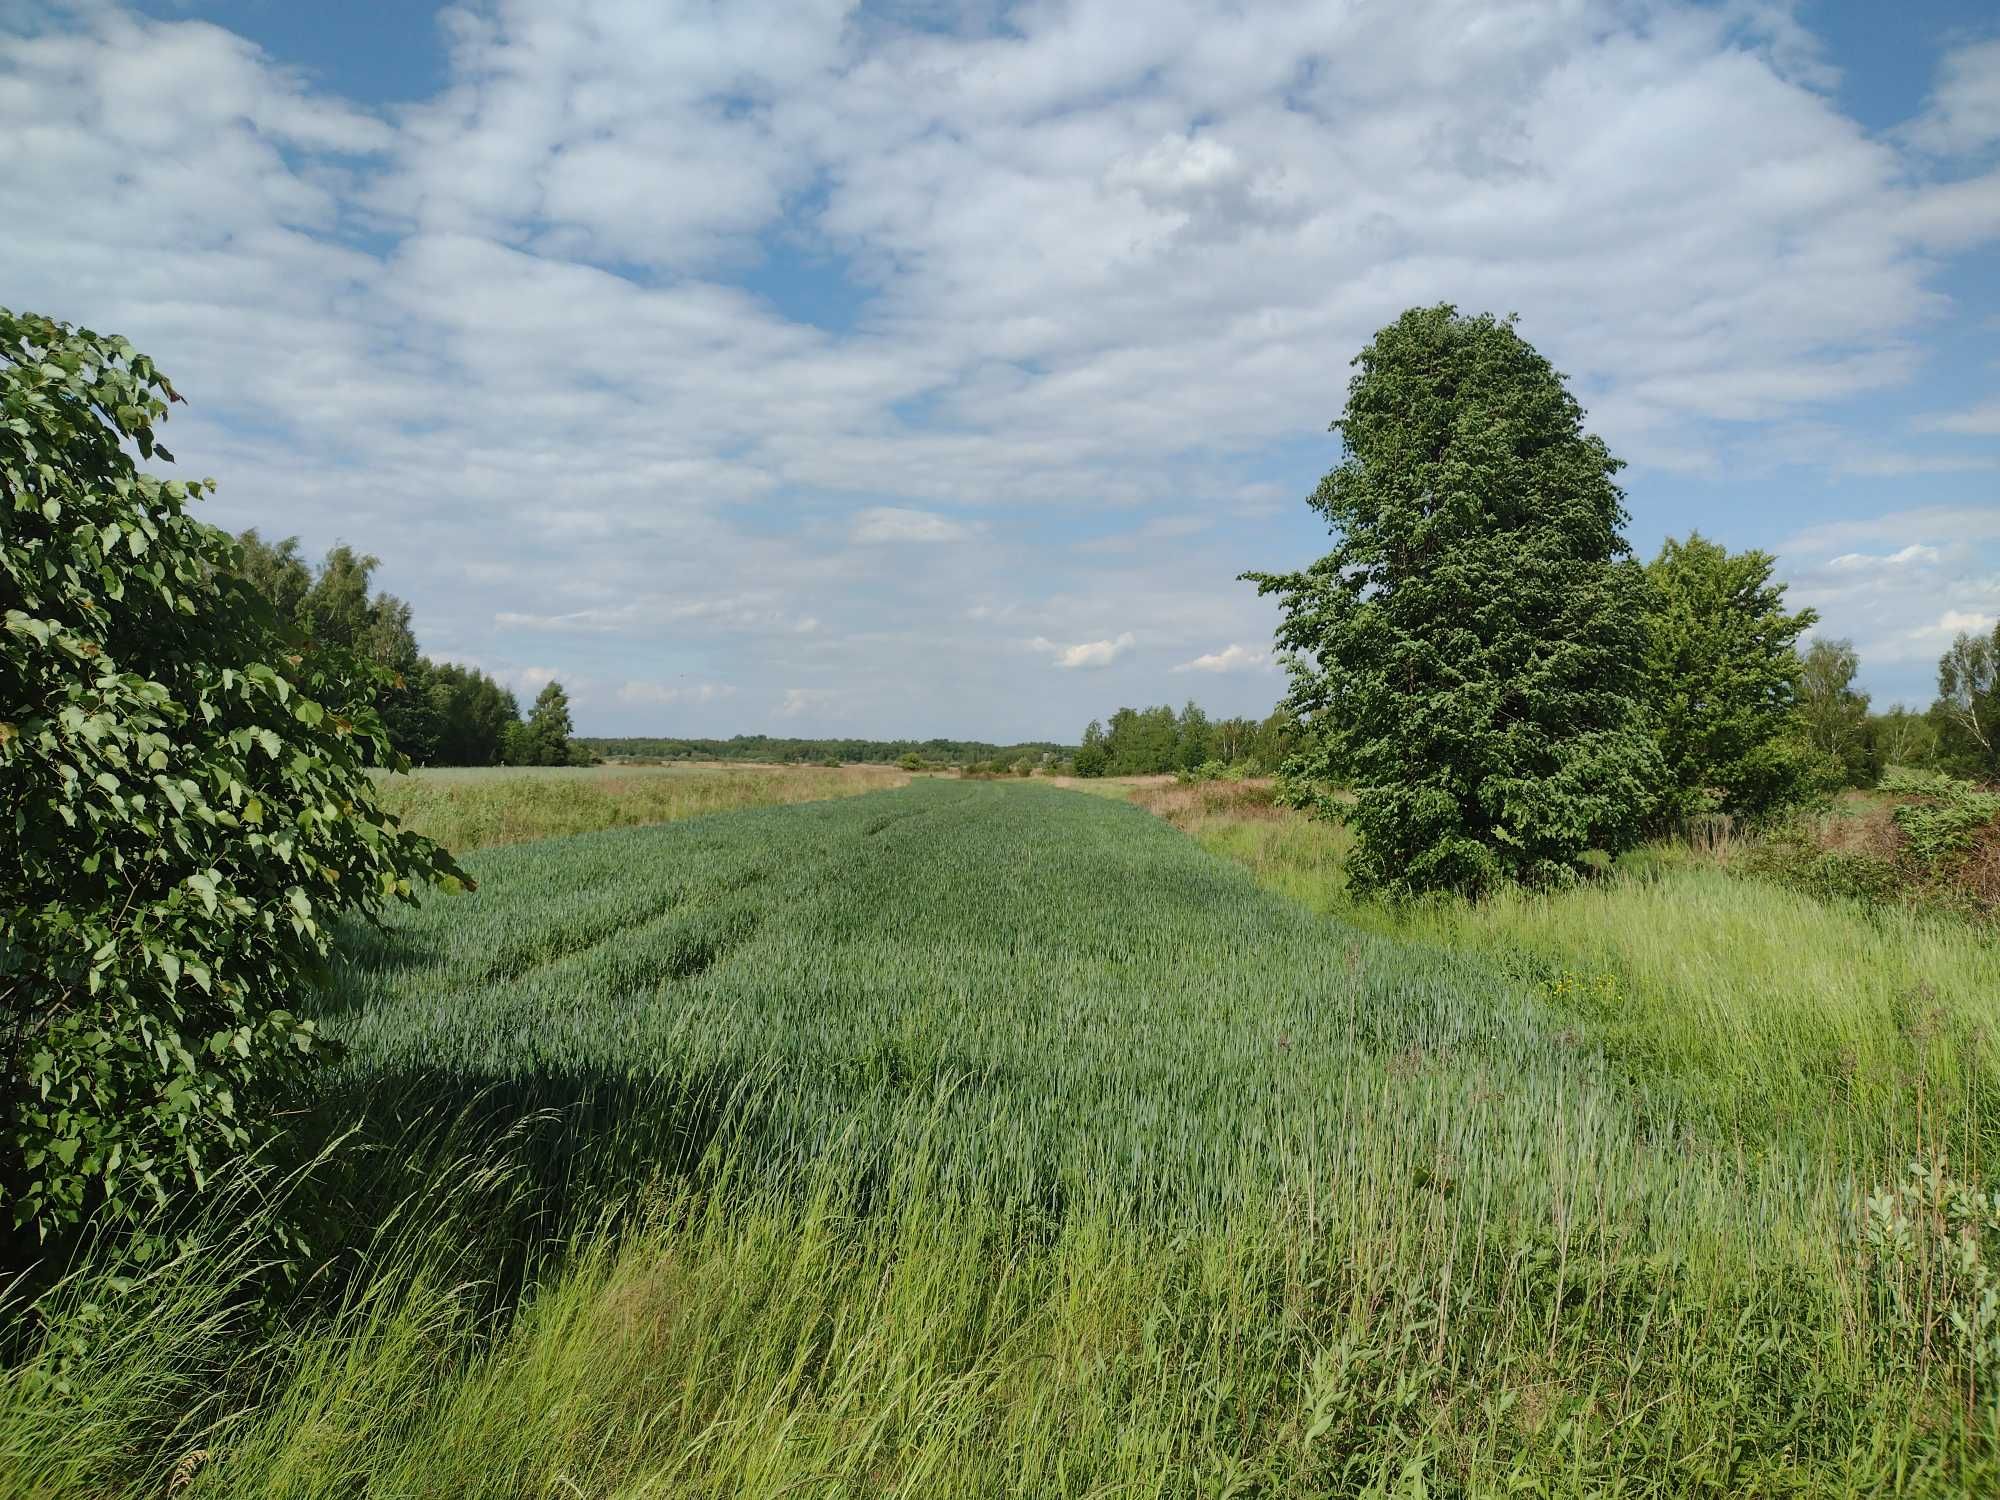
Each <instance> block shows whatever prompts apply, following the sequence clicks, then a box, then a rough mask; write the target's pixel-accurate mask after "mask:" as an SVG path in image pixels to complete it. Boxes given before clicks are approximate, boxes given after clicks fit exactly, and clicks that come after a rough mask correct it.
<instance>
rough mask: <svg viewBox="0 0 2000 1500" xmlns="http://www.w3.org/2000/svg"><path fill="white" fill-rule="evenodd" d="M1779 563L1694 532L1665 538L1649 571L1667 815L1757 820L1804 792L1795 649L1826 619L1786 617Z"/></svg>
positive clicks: (1650, 653) (1649, 680) (1651, 679)
mask: <svg viewBox="0 0 2000 1500" xmlns="http://www.w3.org/2000/svg"><path fill="white" fill-rule="evenodd" d="M1772 567H1773V559H1772V558H1771V556H1770V555H1769V554H1768V553H1764V552H1754V551H1753V552H1737V553H1731V552H1729V551H1728V550H1726V549H1725V548H1723V547H1720V546H1718V545H1716V544H1715V543H1714V542H1711V541H1709V540H1708V539H1707V538H1705V537H1702V536H1700V535H1694V536H1690V537H1689V538H1688V539H1687V540H1686V541H1684V542H1683V541H1677V540H1674V539H1673V538H1671V537H1670V538H1668V540H1667V542H1666V545H1665V546H1663V547H1662V548H1661V549H1660V555H1659V556H1658V557H1656V558H1654V559H1653V561H1652V563H1651V564H1649V565H1648V567H1647V569H1646V575H1647V582H1648V583H1649V584H1650V585H1651V588H1650V591H1649V595H1648V609H1647V618H1646V625H1647V629H1646V637H1647V644H1646V674H1645V675H1646V705H1647V710H1648V713H1649V715H1650V719H1651V723H1652V729H1653V738H1654V741H1655V743H1657V744H1658V745H1659V747H1660V757H1661V760H1662V761H1663V762H1664V764H1665V767H1666V775H1667V789H1668V794H1667V797H1666V799H1665V801H1664V804H1663V810H1664V811H1668V812H1672V813H1679V814H1682V815H1686V814H1693V813H1700V812H1708V811H1720V812H1727V813H1731V814H1738V815H1742V814H1749V815H1756V814H1761V813H1765V812H1768V811H1770V810H1772V809H1774V808H1777V807H1781V806H1783V805H1785V804H1786V803H1789V802H1792V801H1794V800H1796V799H1797V798H1798V797H1799V796H1800V795H1801V794H1802V792H1803V791H1804V790H1805V783H1806V780H1807V776H1806V772H1807V758H1806V756H1805V755H1804V754H1803V746H1802V744H1801V743H1800V741H1799V739H1798V737H1797V736H1796V735H1795V734H1794V732H1793V729H1794V721H1793V717H1792V713H1793V708H1794V705H1795V703H1796V700H1797V694H1798V682H1799V672H1800V663H1799V657H1798V652H1797V650H1796V649H1795V645H1796V642H1797V640H1798V638H1799V636H1800V635H1801V634H1803V633H1804V632H1805V631H1807V630H1809V629H1811V627H1812V626H1813V624H1814V623H1815V622H1816V621H1817V619H1818V618H1819V617H1818V616H1817V615H1816V614H1815V613H1814V612H1813V611H1812V610H1809V609H1806V610H1799V611H1797V612H1795V613H1788V612H1787V611H1786V610H1785V607H1784V598H1785V589H1784V585H1783V584H1776V583H1773V582H1772V581H1771V569H1772Z"/></svg>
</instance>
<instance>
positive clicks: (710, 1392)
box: [0, 778, 2000, 1500]
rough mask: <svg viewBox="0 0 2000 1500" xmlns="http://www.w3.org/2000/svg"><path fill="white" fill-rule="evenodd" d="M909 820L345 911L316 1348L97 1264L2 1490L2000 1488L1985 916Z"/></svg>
mask: <svg viewBox="0 0 2000 1500" xmlns="http://www.w3.org/2000/svg"><path fill="white" fill-rule="evenodd" d="M877 784H879V783H861V782H857V783H856V784H855V785H852V786H847V787H843V788H837V789H836V788H829V789H828V790H829V791H832V790H844V791H848V792H851V793H853V794H852V795H845V796H840V797H838V798H836V799H835V800H828V801H816V802H802V803H798V804H796V805H789V806H761V807H748V808H743V809H741V810H735V811H724V812H719V813H704V814H703V815H697V816H687V817H682V818H681V819H680V820H679V821H675V822H670V823H665V824H662V825H659V826H647V827H626V828H616V827H614V828H608V829H606V830H605V831H601V832H588V833H578V834H574V835H572V836H568V837H563V838H554V839H543V840H538V841H528V842H516V843H511V844H508V845H507V846H506V847H495V848H488V849H485V850H482V851H480V852H477V853H474V854H472V855H470V856H468V857H467V859H466V861H465V863H466V865H467V868H468V869H469V870H471V872H472V873H473V874H474V875H475V876H476V877H477V880H478V882H479V889H478V891H477V893H475V894H467V895H462V896H457V897H448V898H447V897H440V898H436V899H432V900H430V901H429V902H427V903H426V904H425V906H424V907H423V908H422V910H421V911H419V912H417V913H415V914H413V915H410V916H407V917H404V918H400V919H398V920H396V921H394V922H393V923H392V924H391V925H390V926H388V927H386V928H383V929H379V930H373V929H366V928H359V927H357V928H356V929H354V930H353V931H351V932H350V933H348V934H347V935H346V938H345V940H344V942H343V944H342V947H341V955H342V956H341V958H340V961H339V963H338V966H337V968H336V970H335V972H334V973H332V974H331V975H330V976H329V977H328V980H327V983H326V986H325V989H324V992H323V994H322V995H321V997H320V999H319V1002H318V1004H319V1010H320V1019H321V1022H322V1024H323V1025H324V1026H325V1027H326V1029H327V1030H328V1032H329V1033H330V1034H331V1035H333V1036H334V1037H336V1038H337V1039H338V1040H339V1041H340V1042H341V1043H343V1044H344V1047H345V1054H344V1057H343V1059H342V1060H341V1061H340V1062H339V1063H338V1065H337V1066H336V1067H334V1068H333V1069H331V1070H330V1071H329V1072H328V1073H327V1075H326V1077H325V1087H324V1091H323V1093H322V1095H321V1096H320V1097H317V1098H315V1099H313V1100H311V1101H307V1102H306V1104H304V1105H303V1106H302V1111H303V1112H302V1113H301V1115H300V1117H299V1120H298V1123H297V1126H296V1129H295V1136H296V1137H297V1139H298V1141H299V1142H309V1143H312V1149H311V1150H310V1151H308V1150H306V1149H304V1148H303V1146H302V1147H301V1148H300V1151H299V1159H298V1160H297V1161H276V1160H274V1161H272V1162H269V1163H266V1164H265V1165H264V1166H263V1167H262V1168H260V1169H258V1170H256V1171H252V1172H248V1173H246V1174H244V1176H243V1178H242V1180H241V1181H240V1182H236V1183H233V1184H227V1185H224V1187H223V1189H222V1196H223V1197H224V1198H225V1199H226V1200H227V1203H226V1208H227V1210H228V1212H230V1213H235V1214H238V1215H240V1214H241V1212H242V1211H243V1209H244V1206H245V1205H246V1203H247V1204H248V1205H249V1206H250V1207H251V1208H252V1209H253V1210H254V1211H255V1212H257V1213H259V1214H261V1215H263V1216H264V1218H265V1220H266V1221H268V1222H269V1223H270V1224H271V1225H272V1226H273V1232H274V1233H275V1232H278V1231H277V1226H279V1225H281V1224H283V1225H287V1226H290V1227H288V1228H287V1229H286V1230H285V1232H287V1233H290V1232H297V1233H301V1234H303V1235H305V1236H306V1237H307V1238H308V1240H309V1241H311V1242H312V1243H313V1248H314V1251H315V1254H316V1255H317V1256H318V1257H319V1263H320V1264H321V1265H322V1267H323V1269H322V1270H321V1271H319V1272H315V1273H314V1274H313V1275H311V1276H308V1277H307V1278H305V1279H304V1280H303V1281H302V1282H301V1284H300V1285H299V1286H298V1287H297V1288H296V1289H295V1291H294V1293H293V1297H294V1300H295V1302H296V1304H297V1309H298V1310H297V1311H296V1313H295V1314H294V1315H293V1316H292V1317H291V1318H290V1319H289V1320H288V1321H286V1322H285V1323H284V1325H283V1326H273V1327H262V1326H257V1325H254V1324H246V1323H245V1321H244V1320H243V1318H242V1317H241V1316H240V1315H239V1314H238V1312H237V1309H238V1307H239V1306H240V1305H241V1304H242V1301H243V1299H242V1298H241V1297H240V1296H239V1295H238V1294H239V1293H240V1292H241V1290H242V1289H243V1288H244V1287H246V1286H249V1285H252V1284H254V1283H256V1282H257V1280H258V1278H259V1277H262V1276H266V1275H268V1274H270V1273H268V1272H266V1271H265V1270H264V1269H263V1265H262V1262H261V1261H260V1260H259V1258H258V1255H257V1253H256V1251H255V1250H254V1248H245V1247H244V1245H245V1242H244V1240H243V1237H242V1236H241V1235H231V1236H229V1237H227V1239H225V1238H223V1237H221V1236H219V1235H218V1237H216V1238H215V1239H213V1240H206V1239H204V1238H203V1235H204V1233H205V1231H204V1230H203V1228H202V1226H201V1225H200V1224H195V1225H192V1226H190V1227H189V1229H188V1233H189V1235H190V1240H189V1245H190V1247H191V1248H190V1249H189V1251H188V1252H187V1253H185V1254H183V1255H181V1256H178V1257H174V1258H171V1259H169V1260H167V1261H165V1262H163V1263H158V1264H153V1265H145V1266H132V1267H128V1268H125V1272H124V1274H125V1275H126V1276H128V1277H129V1281H128V1282H127V1283H126V1284H127V1286H128V1292H127V1295H128V1297H129V1299H130V1305H131V1306H132V1307H136V1308H138V1309H139V1310H140V1311H139V1313H138V1314H137V1315H133V1314H131V1313H129V1312H128V1313H121V1315H120V1317H119V1318H118V1319H116V1320H115V1321H114V1320H108V1319H106V1318H105V1317H104V1316H103V1313H102V1310H101V1308H98V1307H97V1305H96V1304H95V1303H93V1302H92V1301H91V1300H90V1293H89V1289H90V1288H92V1287H93V1286H97V1285H100V1284H101V1283H98V1282H95V1281H93V1280H92V1279H91V1276H81V1275H80V1276H79V1277H78V1278H77V1279H76V1280H75V1282H74V1283H73V1291H71V1292H70V1293H69V1294H67V1295H64V1294H58V1295H57V1296H55V1297H53V1298H51V1299H49V1300H48V1302H47V1303H46V1304H45V1306H44V1307H43V1308H42V1309H41V1310H40V1311H39V1312H38V1313H37V1316H38V1317H40V1318H42V1319H43V1321H44V1322H45V1324H46V1329H45V1333H44V1342H45V1344H46V1346H47V1348H48V1350H49V1351H50V1353H49V1356H48V1357H47V1358H46V1359H44V1360H43V1361H41V1362H40V1363H39V1364H37V1365H35V1366H33V1367H31V1370H30V1372H29V1373H26V1374H17V1375H15V1376H12V1377H10V1379H9V1382H8V1384H7V1386H6V1387H5V1389H4V1390H0V1470H4V1471H5V1472H7V1473H9V1474H12V1475H15V1476H18V1478H17V1481H16V1482H17V1484H18V1485H19V1487H20V1488H19V1492H20V1493H22V1494H35V1495H50V1496H66V1495H87V1494H105V1493H119V1494H173V1495H176V1496H182V1495H185V1496H188V1497H202V1496H209V1495H230V1496H234V1495H244V1496H250V1495H255V1496H299V1497H306V1496H314V1497H319V1496H325V1497H335V1496H340V1497H350V1496H351V1497H363V1496H366V1497H378V1496H380V1497H388V1496H396V1497H405V1496H412V1497H413V1496H440V1497H442V1496H493V1497H530V1496H532V1497H541V1496H548V1497H557V1496H592V1497H595V1496H620V1497H625V1496H630V1497H638V1496H668V1495H673V1496H681V1495H698V1496H714V1497H770V1500H776V1497H779V1496H839V1497H850V1496H851V1497H863V1496H868V1497H874V1496H960V1495H965V1496H986V1495H1038V1496H1039V1495H1048V1496H1078V1497H1083V1496H1102V1497H1109V1496H1121V1497H1123V1496H1132V1497H1140V1496H1148V1497H1151V1496H1158V1497H1167V1496H1175V1497H1178V1496H1190V1497H1192V1496H1213V1497H1218V1500H1220V1497H1224V1496H1319V1495H1327V1496H1409V1497H1416V1496H1503V1495H1566V1496H1568V1495H1573V1496H1584V1495H1620V1496H1647V1495H1711V1496H1718V1497H1720V1496H1737V1495H1854V1496H1863V1495H1879V1494H1901V1495H1915V1494H1938V1495H1949V1494H1976V1493H2000V1318H1996V1313H1995V1308H1996V1306H2000V1292H1996V1291H1995V1290H1994V1289H1993V1288H1992V1287H1991V1286H1990V1285H1988V1284H1987V1282H1985V1281H1984V1280H1982V1279H1981V1277H1982V1276H1983V1273H1981V1272H1976V1271H1975V1270H1974V1269H1972V1268H1971V1267H1970V1263H1969V1262H1968V1261H1966V1259H1965V1257H1964V1255H1963V1252H1962V1249H1961V1247H1962V1246H1963V1245H1964V1244H1966V1243H1968V1242H1978V1240H1979V1238H1980V1236H1982V1235H1987V1236H1991V1237H1992V1238H1993V1239H2000V1201H1995V1200H1988V1199H1986V1198H1984V1197H1980V1196H1976V1195H1977V1194H1979V1193H1980V1192H1981V1191H1982V1190H1983V1189H1982V1184H1983V1183H1984V1182H1985V1180H1986V1178H1987V1175H1988V1174H1987V1172H1986V1168H1987V1167H1988V1166H1989V1165H1990V1164H1992V1163H1993V1162H1994V1160H1995V1157H1994V1150H1995V1146H1996V1144H2000V1108H1997V1107H2000V1089H1996V1086H1995V1083H1994V1078H1995V1073H1994V1069H1993V1064H1994V1062H1995V1057H1994V1048H1995V1041H1994V1038H1993V1037H1992V1036H1991V1035H1990V1032H1989V1030H1988V1029H1987V1026H1986V1024H1985V1020H1984V1017H1985V1016H1986V1015H1987V1014H1989V1013H1990V1010H1991V1002H1992V999H1993V997H1994V996H1995V995H1996V994H2000V956H1996V952H1995V948H1994V945H1993V944H1992V943H1991V941H1990V939H1987V938H1982V937H1981V936H1979V935H1978V934H1976V933H1975V932H1973V931H1972V930H1971V929H1969V928H1965V927H1963V926H1950V925H1945V924H1931V923H1926V922H1923V921H1920V920H1919V919H1917V918H1914V917H1910V916H1907V915H1903V914H1896V913H1886V914H1885V913H1873V914H1870V913H1863V912H1861V911H1860V910H1859V909H1855V910H1847V909H1845V908H1839V907H1831V906H1827V905H1825V904H1822V903H1818V902H1815V901H1813V900H1810V899H1808V898H1806V897H1802V896H1797V895H1794V894H1791V893H1788V892H1785V891H1781V890H1778V889H1776V888H1773V887H1766V886H1760V885H1757V884H1755V883H1754V882H1751V881H1748V880H1745V879H1742V878H1740V877H1735V876H1731V875H1729V874H1727V873H1724V872H1721V871H1718V870H1715V869H1712V868H1707V867H1698V866H1696V865H1694V864H1692V863H1675V862H1672V861H1654V862H1651V863H1647V862H1645V861H1640V862H1636V863H1635V864H1634V866H1633V867H1632V868H1631V869H1628V870H1621V871H1619V872H1615V873H1614V874H1613V876H1611V877H1610V878H1608V879H1607V880H1606V881H1605V882H1604V883H1602V884H1601V885H1599V886H1594V887H1591V888H1588V889H1585V890H1581V891H1578V892H1573V893H1568V894H1566V895H1563V896H1558V897H1551V898H1533V899H1530V898H1520V899H1510V900H1507V901H1501V902H1494V903H1489V904H1487V905H1486V906H1483V907H1480V908H1477V909H1474V908H1467V907H1463V906H1459V907H1448V906H1438V907H1433V908H1420V909H1414V910H1409V911H1405V912H1402V913H1395V914H1385V913H1383V912H1381V911H1379V910H1377V911H1375V912H1374V913H1372V914H1370V913H1357V912H1354V911H1351V910H1349V909H1348V908H1346V907H1345V906H1344V905H1343V904H1342V903H1343V898H1342V897H1341V894H1340V891H1339V882H1338V856H1339V852H1340V833H1339V830H1338V829H1337V828H1335V829H1329V828H1327V827H1325V826H1323V825H1308V824H1305V823H1304V822H1302V821H1300V820H1298V819H1296V818H1291V819H1289V820H1287V819H1278V818H1261V819H1245V820H1234V821H1232V820H1231V819H1229V818H1227V817H1216V818H1210V819H1206V820H1202V821H1199V822H1198V823H1197V825H1196V826H1194V827H1192V828H1190V829H1188V830H1187V831H1183V830H1182V829H1181V828H1177V827H1175V826H1173V825H1172V824H1170V823H1169V822H1167V821H1163V820H1162V819H1160V818H1158V817H1155V816H1154V815H1152V814H1151V813H1149V812H1147V811H1144V810H1142V809H1141V808H1139V807H1136V806H1131V805H1127V804H1126V803H1124V802H1122V801H1120V800H1117V798H1116V797H1115V796H1114V797H1105V796H1087V795H1082V794H1080V793H1078V792H1075V791H1071V790H1065V789H1061V788H1058V787H1054V786H1050V785H1048V784H1046V783H1044V782H1041V781H1033V782H1019V783H1008V782H977V781H956V780H944V779H927V778H924V779H918V780H915V781H913V782H911V783H910V784H908V785H903V786H900V787H895V788H893V789H886V790H868V789H867V787H868V786H870V785H877ZM825 794H826V793H822V795H825ZM688 810H690V811H697V812H698V811H700V808H698V807H695V806H693V805H690V807H689V809H688ZM1783 955H1789V957H1783V958H1782V961H1781V960H1780V957H1779V956H1783ZM315 1154H316V1155H317V1158H318V1159H317V1162H316V1163H315V1162H314V1161H313V1160H309V1159H308V1158H309V1157H312V1156H314V1155H315ZM1913 1164H1914V1169H1913ZM301 1206H304V1207H305V1208H307V1209H309V1213H308V1214H304V1215H302V1214H301V1213H300V1209H301ZM1982 1215H1983V1216H1986V1217H1982ZM1989 1219H1990V1222H1989ZM354 1225H360V1226H365V1227H364V1228H362V1229H359V1230H356V1229H352V1228H350V1227H349V1226H354ZM1988 1243H1989V1244H1991V1243H1992V1240H1991V1239H1989V1241H1988ZM104 1269H105V1268H103V1267H96V1268H94V1269H93V1271H92V1273H91V1274H92V1276H96V1275H100V1274H102V1273H103V1271H104ZM36 1372H39V1373H36Z"/></svg>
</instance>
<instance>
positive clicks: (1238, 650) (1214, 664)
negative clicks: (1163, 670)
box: [1173, 645, 1275, 672]
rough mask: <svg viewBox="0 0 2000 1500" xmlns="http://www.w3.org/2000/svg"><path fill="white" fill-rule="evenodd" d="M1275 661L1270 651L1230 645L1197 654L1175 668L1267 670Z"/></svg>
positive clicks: (1186, 670) (1201, 670)
mask: <svg viewBox="0 0 2000 1500" xmlns="http://www.w3.org/2000/svg"><path fill="white" fill-rule="evenodd" d="M1274 665H1275V663H1274V662H1273V661H1272V659H1271V653H1270V652H1268V651H1253V650H1251V649H1250V648H1249V647H1247V646H1237V645H1229V646H1224V647H1223V648H1222V649H1221V650H1220V651H1211V652H1209V653H1208V654H1207V655H1205V656H1197V657H1196V658H1195V659H1194V660H1193V661H1184V662H1181V663H1180V664H1179V665H1178V666H1176V667H1175V668H1174V669H1173V670H1174V671H1176V672H1267V671H1270V670H1271V669H1272V667H1273V666H1274Z"/></svg>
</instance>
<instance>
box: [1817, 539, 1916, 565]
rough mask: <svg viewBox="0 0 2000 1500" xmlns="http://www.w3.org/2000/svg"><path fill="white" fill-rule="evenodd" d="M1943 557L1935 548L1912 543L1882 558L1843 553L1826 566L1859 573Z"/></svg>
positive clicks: (1830, 560)
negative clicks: (1864, 570)
mask: <svg viewBox="0 0 2000 1500" xmlns="http://www.w3.org/2000/svg"><path fill="white" fill-rule="evenodd" d="M1941 556H1942V554H1940V553H1939V551H1938V549H1937V548H1935V547H1926V546H1925V545H1924V544H1923V543H1922V542H1912V543H1910V545H1909V546H1907V547H1905V548H1903V549H1902V550H1901V551H1899V552H1891V553H1888V554H1886V555H1885V556H1880V557H1877V556H1874V555H1872V554H1870V553H1866V552H1843V553H1841V555H1840V556H1838V557H1834V558H1829V559H1828V560H1827V564H1826V565H1827V566H1828V567H1829V568H1833V569H1836V570H1839V571H1842V572H1858V571H1861V570H1863V569H1868V568H1903V567H1908V566H1910V565H1911V564H1912V563H1935V562H1937V561H1939V560H1940V558H1941Z"/></svg>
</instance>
